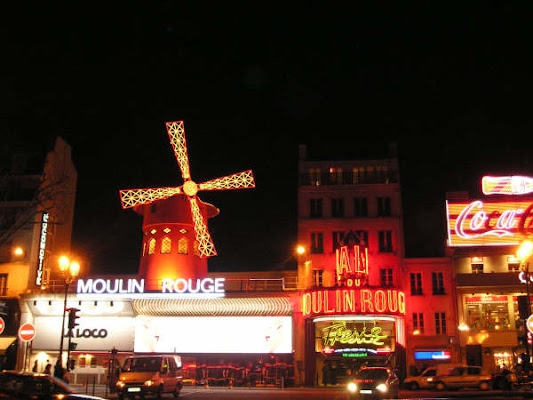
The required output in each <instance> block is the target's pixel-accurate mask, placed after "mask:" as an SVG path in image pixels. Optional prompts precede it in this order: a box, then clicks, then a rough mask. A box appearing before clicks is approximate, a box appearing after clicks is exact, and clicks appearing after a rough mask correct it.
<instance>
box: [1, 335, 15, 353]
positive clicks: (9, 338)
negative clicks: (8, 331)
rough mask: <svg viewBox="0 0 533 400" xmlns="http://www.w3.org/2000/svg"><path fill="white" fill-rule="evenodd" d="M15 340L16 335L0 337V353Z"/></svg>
mask: <svg viewBox="0 0 533 400" xmlns="http://www.w3.org/2000/svg"><path fill="white" fill-rule="evenodd" d="M15 340H17V337H16V336H4V337H0V353H3V352H5V351H6V349H7V348H8V347H9V346H10V345H11V343H13V342H14V341H15Z"/></svg>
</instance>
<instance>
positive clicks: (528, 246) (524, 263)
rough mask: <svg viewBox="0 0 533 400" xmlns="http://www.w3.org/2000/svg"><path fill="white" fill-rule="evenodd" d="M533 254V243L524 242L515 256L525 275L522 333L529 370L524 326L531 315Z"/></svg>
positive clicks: (527, 346) (528, 351) (526, 328)
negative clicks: (532, 263) (531, 266)
mask: <svg viewBox="0 0 533 400" xmlns="http://www.w3.org/2000/svg"><path fill="white" fill-rule="evenodd" d="M532 253H533V242H531V241H530V240H524V241H523V242H522V243H520V246H519V247H518V250H517V251H516V256H517V257H518V259H519V260H520V267H521V268H522V269H523V271H524V272H525V274H526V304H527V314H528V315H527V316H526V317H525V319H524V333H525V334H526V340H525V346H526V357H527V358H526V360H527V365H528V368H529V364H530V362H531V358H530V357H531V352H530V348H529V343H528V340H527V338H528V334H527V333H528V327H527V324H526V321H527V318H528V317H529V315H530V314H531V302H530V299H529V257H531V254H532Z"/></svg>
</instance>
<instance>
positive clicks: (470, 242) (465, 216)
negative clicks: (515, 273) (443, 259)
mask: <svg viewBox="0 0 533 400" xmlns="http://www.w3.org/2000/svg"><path fill="white" fill-rule="evenodd" d="M514 178H521V180H520V182H518V179H514ZM529 180H531V181H532V182H533V179H531V178H526V177H484V178H483V180H482V187H483V193H485V194H491V195H492V194H500V195H518V194H525V193H530V192H531V191H533V184H532V185H530V186H531V188H530V189H531V190H529V189H528V188H529V186H528V185H527V182H528V181H529ZM446 212H447V219H448V245H449V246H452V247H454V246H505V245H517V244H519V243H520V242H521V241H522V240H523V239H524V237H525V236H529V235H532V234H533V201H532V200H531V199H529V200H526V199H523V200H518V199H517V200H513V201H498V200H493V201H484V200H474V201H467V202H465V201H448V202H446Z"/></svg>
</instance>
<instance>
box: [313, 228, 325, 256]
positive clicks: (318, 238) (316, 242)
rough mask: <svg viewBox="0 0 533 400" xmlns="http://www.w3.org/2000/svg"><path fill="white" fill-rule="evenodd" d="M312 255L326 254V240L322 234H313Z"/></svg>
mask: <svg viewBox="0 0 533 400" xmlns="http://www.w3.org/2000/svg"><path fill="white" fill-rule="evenodd" d="M311 253H313V254H322V253H324V239H323V235H322V233H311Z"/></svg>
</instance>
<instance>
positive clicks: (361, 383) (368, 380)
mask: <svg viewBox="0 0 533 400" xmlns="http://www.w3.org/2000/svg"><path fill="white" fill-rule="evenodd" d="M347 389H348V398H349V399H358V398H364V397H372V398H398V392H399V390H400V380H399V379H398V376H397V375H396V373H395V372H394V371H392V370H391V369H390V368H386V367H364V368H362V369H361V370H360V371H359V372H357V373H356V374H355V376H354V378H353V379H352V380H351V381H350V382H349V383H348V387H347Z"/></svg>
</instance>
